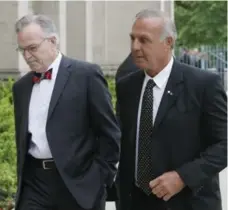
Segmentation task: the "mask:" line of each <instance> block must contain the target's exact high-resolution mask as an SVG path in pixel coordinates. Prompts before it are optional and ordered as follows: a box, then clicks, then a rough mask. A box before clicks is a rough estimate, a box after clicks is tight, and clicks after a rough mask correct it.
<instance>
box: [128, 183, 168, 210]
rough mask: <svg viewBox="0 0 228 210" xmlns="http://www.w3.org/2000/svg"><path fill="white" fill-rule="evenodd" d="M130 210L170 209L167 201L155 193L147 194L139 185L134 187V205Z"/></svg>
mask: <svg viewBox="0 0 228 210" xmlns="http://www.w3.org/2000/svg"><path fill="white" fill-rule="evenodd" d="M130 210H169V208H168V207H167V205H166V203H165V202H164V201H163V200H161V199H158V198H157V197H155V196H154V195H150V196H148V195H146V194H145V193H144V192H143V191H142V190H140V189H139V188H138V187H136V186H133V189H132V205H131V208H130Z"/></svg>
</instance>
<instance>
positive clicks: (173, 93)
mask: <svg viewBox="0 0 228 210" xmlns="http://www.w3.org/2000/svg"><path fill="white" fill-rule="evenodd" d="M182 89H183V72H182V69H181V66H180V64H179V63H178V62H177V61H175V60H174V63H173V67H172V70H171V74H170V77H169V79H168V82H167V85H166V88H165V91H164V93H163V96H162V100H161V103H160V106H159V109H158V113H157V116H156V118H155V123H154V129H153V133H154V132H155V131H156V129H157V128H158V126H159V125H160V123H161V122H162V120H163V119H164V117H165V115H166V114H167V112H168V111H169V109H170V108H171V107H172V106H173V105H174V103H175V101H176V99H177V97H178V95H179V93H180V92H181V90H182Z"/></svg>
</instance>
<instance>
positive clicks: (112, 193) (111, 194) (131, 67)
mask: <svg viewBox="0 0 228 210" xmlns="http://www.w3.org/2000/svg"><path fill="white" fill-rule="evenodd" d="M136 71H139V68H138V67H137V66H136V65H135V64H134V61H133V59H132V56H131V54H129V55H128V56H127V58H126V59H125V60H124V61H123V63H121V64H120V66H119V68H118V69H117V71H116V76H115V81H116V83H117V81H118V80H120V79H122V78H124V77H126V76H128V75H130V74H131V73H134V72H136ZM116 112H118V101H117V103H116ZM118 181H119V177H118V176H117V177H116V181H115V183H114V184H113V185H112V187H111V188H108V189H107V193H108V197H107V201H116V200H119V196H118V195H117V194H118V193H117V188H118Z"/></svg>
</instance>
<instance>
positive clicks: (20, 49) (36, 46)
mask: <svg viewBox="0 0 228 210" xmlns="http://www.w3.org/2000/svg"><path fill="white" fill-rule="evenodd" d="M45 40H47V38H44V39H43V40H42V41H41V42H40V43H39V44H31V45H29V46H28V47H25V48H21V47H17V48H16V51H18V52H20V53H22V54H24V53H25V51H28V52H29V53H35V52H37V50H38V49H39V48H40V46H41V45H42V44H43V42H44V41H45ZM33 45H34V46H33ZM33 47H34V49H31V48H33Z"/></svg>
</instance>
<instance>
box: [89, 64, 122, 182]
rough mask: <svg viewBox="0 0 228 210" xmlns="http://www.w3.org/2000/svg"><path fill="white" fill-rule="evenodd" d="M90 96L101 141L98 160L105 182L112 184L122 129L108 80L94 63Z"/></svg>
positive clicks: (95, 126) (93, 121)
mask: <svg viewBox="0 0 228 210" xmlns="http://www.w3.org/2000/svg"><path fill="white" fill-rule="evenodd" d="M88 98H89V104H90V105H89V107H90V115H91V120H92V124H93V126H94V129H95V132H96V135H97V138H98V141H99V149H98V150H99V154H98V156H97V157H96V160H97V161H98V162H99V164H100V165H101V169H102V173H103V175H104V179H105V184H106V185H107V186H111V185H112V183H113V181H114V177H115V175H116V172H117V168H116V164H117V163H118V161H119V156H120V129H119V127H118V123H117V120H116V117H115V114H114V111H113V106H112V101H111V95H110V93H109V90H108V86H107V82H106V80H105V78H104V76H103V74H102V72H101V70H100V68H99V67H98V66H97V65H94V71H93V72H92V73H91V75H90V78H89V89H88Z"/></svg>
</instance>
